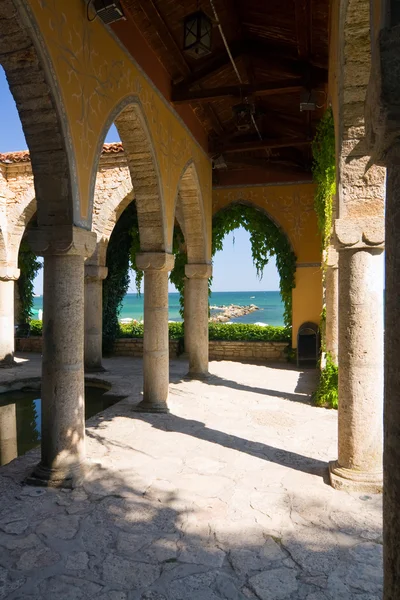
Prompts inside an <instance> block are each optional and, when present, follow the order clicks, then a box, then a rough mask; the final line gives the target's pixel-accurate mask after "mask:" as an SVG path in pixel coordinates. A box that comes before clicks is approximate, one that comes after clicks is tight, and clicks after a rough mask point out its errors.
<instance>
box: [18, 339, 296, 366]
mask: <svg viewBox="0 0 400 600" xmlns="http://www.w3.org/2000/svg"><path fill="white" fill-rule="evenodd" d="M287 345H288V344H287V343H286V342H253V341H250V342H232V341H220V340H218V341H216V340H211V341H210V345H209V352H210V360H249V361H251V360H256V361H266V360H273V361H276V362H285V361H286V354H285V352H284V350H285V348H287ZM15 349H16V350H17V351H18V352H42V338H41V337H29V338H17V339H16V340H15ZM178 353H179V340H170V341H169V355H170V357H171V358H176V357H177V356H178ZM113 354H114V355H115V356H137V357H141V356H142V355H143V340H142V339H140V338H120V339H118V340H116V342H115V344H114V352H113Z"/></svg>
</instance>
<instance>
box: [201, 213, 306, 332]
mask: <svg viewBox="0 0 400 600" xmlns="http://www.w3.org/2000/svg"><path fill="white" fill-rule="evenodd" d="M238 227H243V228H244V229H246V231H248V232H249V233H250V243H251V253H252V257H253V264H254V266H255V268H256V271H257V275H258V277H259V278H260V279H261V278H262V275H263V271H264V268H265V267H266V265H267V264H268V261H269V259H270V257H271V256H275V257H276V266H277V268H278V272H279V276H280V293H281V298H282V301H283V303H284V307H285V308H284V323H285V325H286V326H289V325H291V323H292V289H293V288H294V287H295V272H296V255H295V254H294V252H293V250H292V248H291V246H290V243H289V241H288V239H287V237H286V235H285V234H284V232H283V231H282V230H281V229H280V228H279V227H278V226H277V225H276V224H275V223H273V221H271V219H269V217H268V216H267V215H266V214H265V213H263V212H261V210H258V209H256V208H254V207H252V206H247V205H243V204H231V205H230V206H228V207H227V208H226V209H224V210H221V211H220V212H219V213H217V214H216V215H215V216H214V218H213V231H212V254H213V256H214V254H215V253H216V252H217V251H218V250H222V248H223V242H224V238H225V236H226V235H227V234H228V233H231V232H232V231H234V230H235V229H237V228H238Z"/></svg>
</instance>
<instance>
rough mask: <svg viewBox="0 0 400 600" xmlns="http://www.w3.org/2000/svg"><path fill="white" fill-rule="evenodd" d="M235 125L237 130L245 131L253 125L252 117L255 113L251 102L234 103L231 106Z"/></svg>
mask: <svg viewBox="0 0 400 600" xmlns="http://www.w3.org/2000/svg"><path fill="white" fill-rule="evenodd" d="M232 111H233V116H234V119H235V126H236V129H237V130H238V131H241V132H247V131H250V129H251V128H252V126H253V122H252V117H253V116H254V114H255V106H254V104H251V103H248V102H246V103H241V104H236V105H235V106H233V107H232Z"/></svg>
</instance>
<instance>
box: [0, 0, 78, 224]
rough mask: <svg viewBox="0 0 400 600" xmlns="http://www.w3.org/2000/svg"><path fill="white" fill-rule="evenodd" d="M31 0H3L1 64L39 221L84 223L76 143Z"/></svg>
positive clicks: (46, 222) (0, 40) (0, 5)
mask: <svg viewBox="0 0 400 600" xmlns="http://www.w3.org/2000/svg"><path fill="white" fill-rule="evenodd" d="M39 36H40V34H39V33H38V30H37V27H36V24H35V22H34V19H33V17H32V16H31V14H30V13H29V7H28V3H23V2H21V0H0V64H1V65H2V66H3V68H4V70H5V73H6V77H7V81H8V84H9V86H10V91H11V94H12V96H13V98H14V100H15V103H16V105H17V109H18V113H19V116H20V119H21V123H22V128H23V131H24V134H25V138H26V141H27V144H28V147H29V151H30V156H31V161H32V170H33V174H34V185H35V195H36V198H39V202H38V220H39V222H40V225H45V226H65V225H72V224H75V225H78V226H85V224H84V223H81V222H80V211H79V193H78V186H77V183H76V175H75V173H76V169H75V163H74V153H73V149H72V143H71V142H70V141H69V140H70V136H69V135H68V125H67V121H66V118H65V116H64V110H63V107H62V105H61V95H60V94H59V93H58V90H57V83H56V81H55V80H54V76H53V73H52V71H51V67H50V64H48V61H47V59H46V57H45V56H44V52H43V50H42V46H41V42H40V38H39Z"/></svg>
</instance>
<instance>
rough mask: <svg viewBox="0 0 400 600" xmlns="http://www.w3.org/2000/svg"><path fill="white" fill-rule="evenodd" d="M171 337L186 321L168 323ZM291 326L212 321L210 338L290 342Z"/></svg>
mask: <svg viewBox="0 0 400 600" xmlns="http://www.w3.org/2000/svg"><path fill="white" fill-rule="evenodd" d="M30 326H31V335H33V336H41V335H42V321H35V320H32V321H31V322H30ZM168 329H169V338H170V339H171V340H179V339H182V338H183V336H184V323H182V322H180V323H175V322H173V323H168ZM291 335H292V334H291V328H290V327H273V326H272V325H268V326H267V327H261V326H260V325H247V324H246V323H210V324H209V337H210V340H225V341H229V340H230V341H243V342H246V341H252V340H253V341H259V342H288V343H289V342H290V340H291ZM118 337H120V338H142V337H143V323H140V322H138V321H132V323H120V324H119V333H118Z"/></svg>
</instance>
